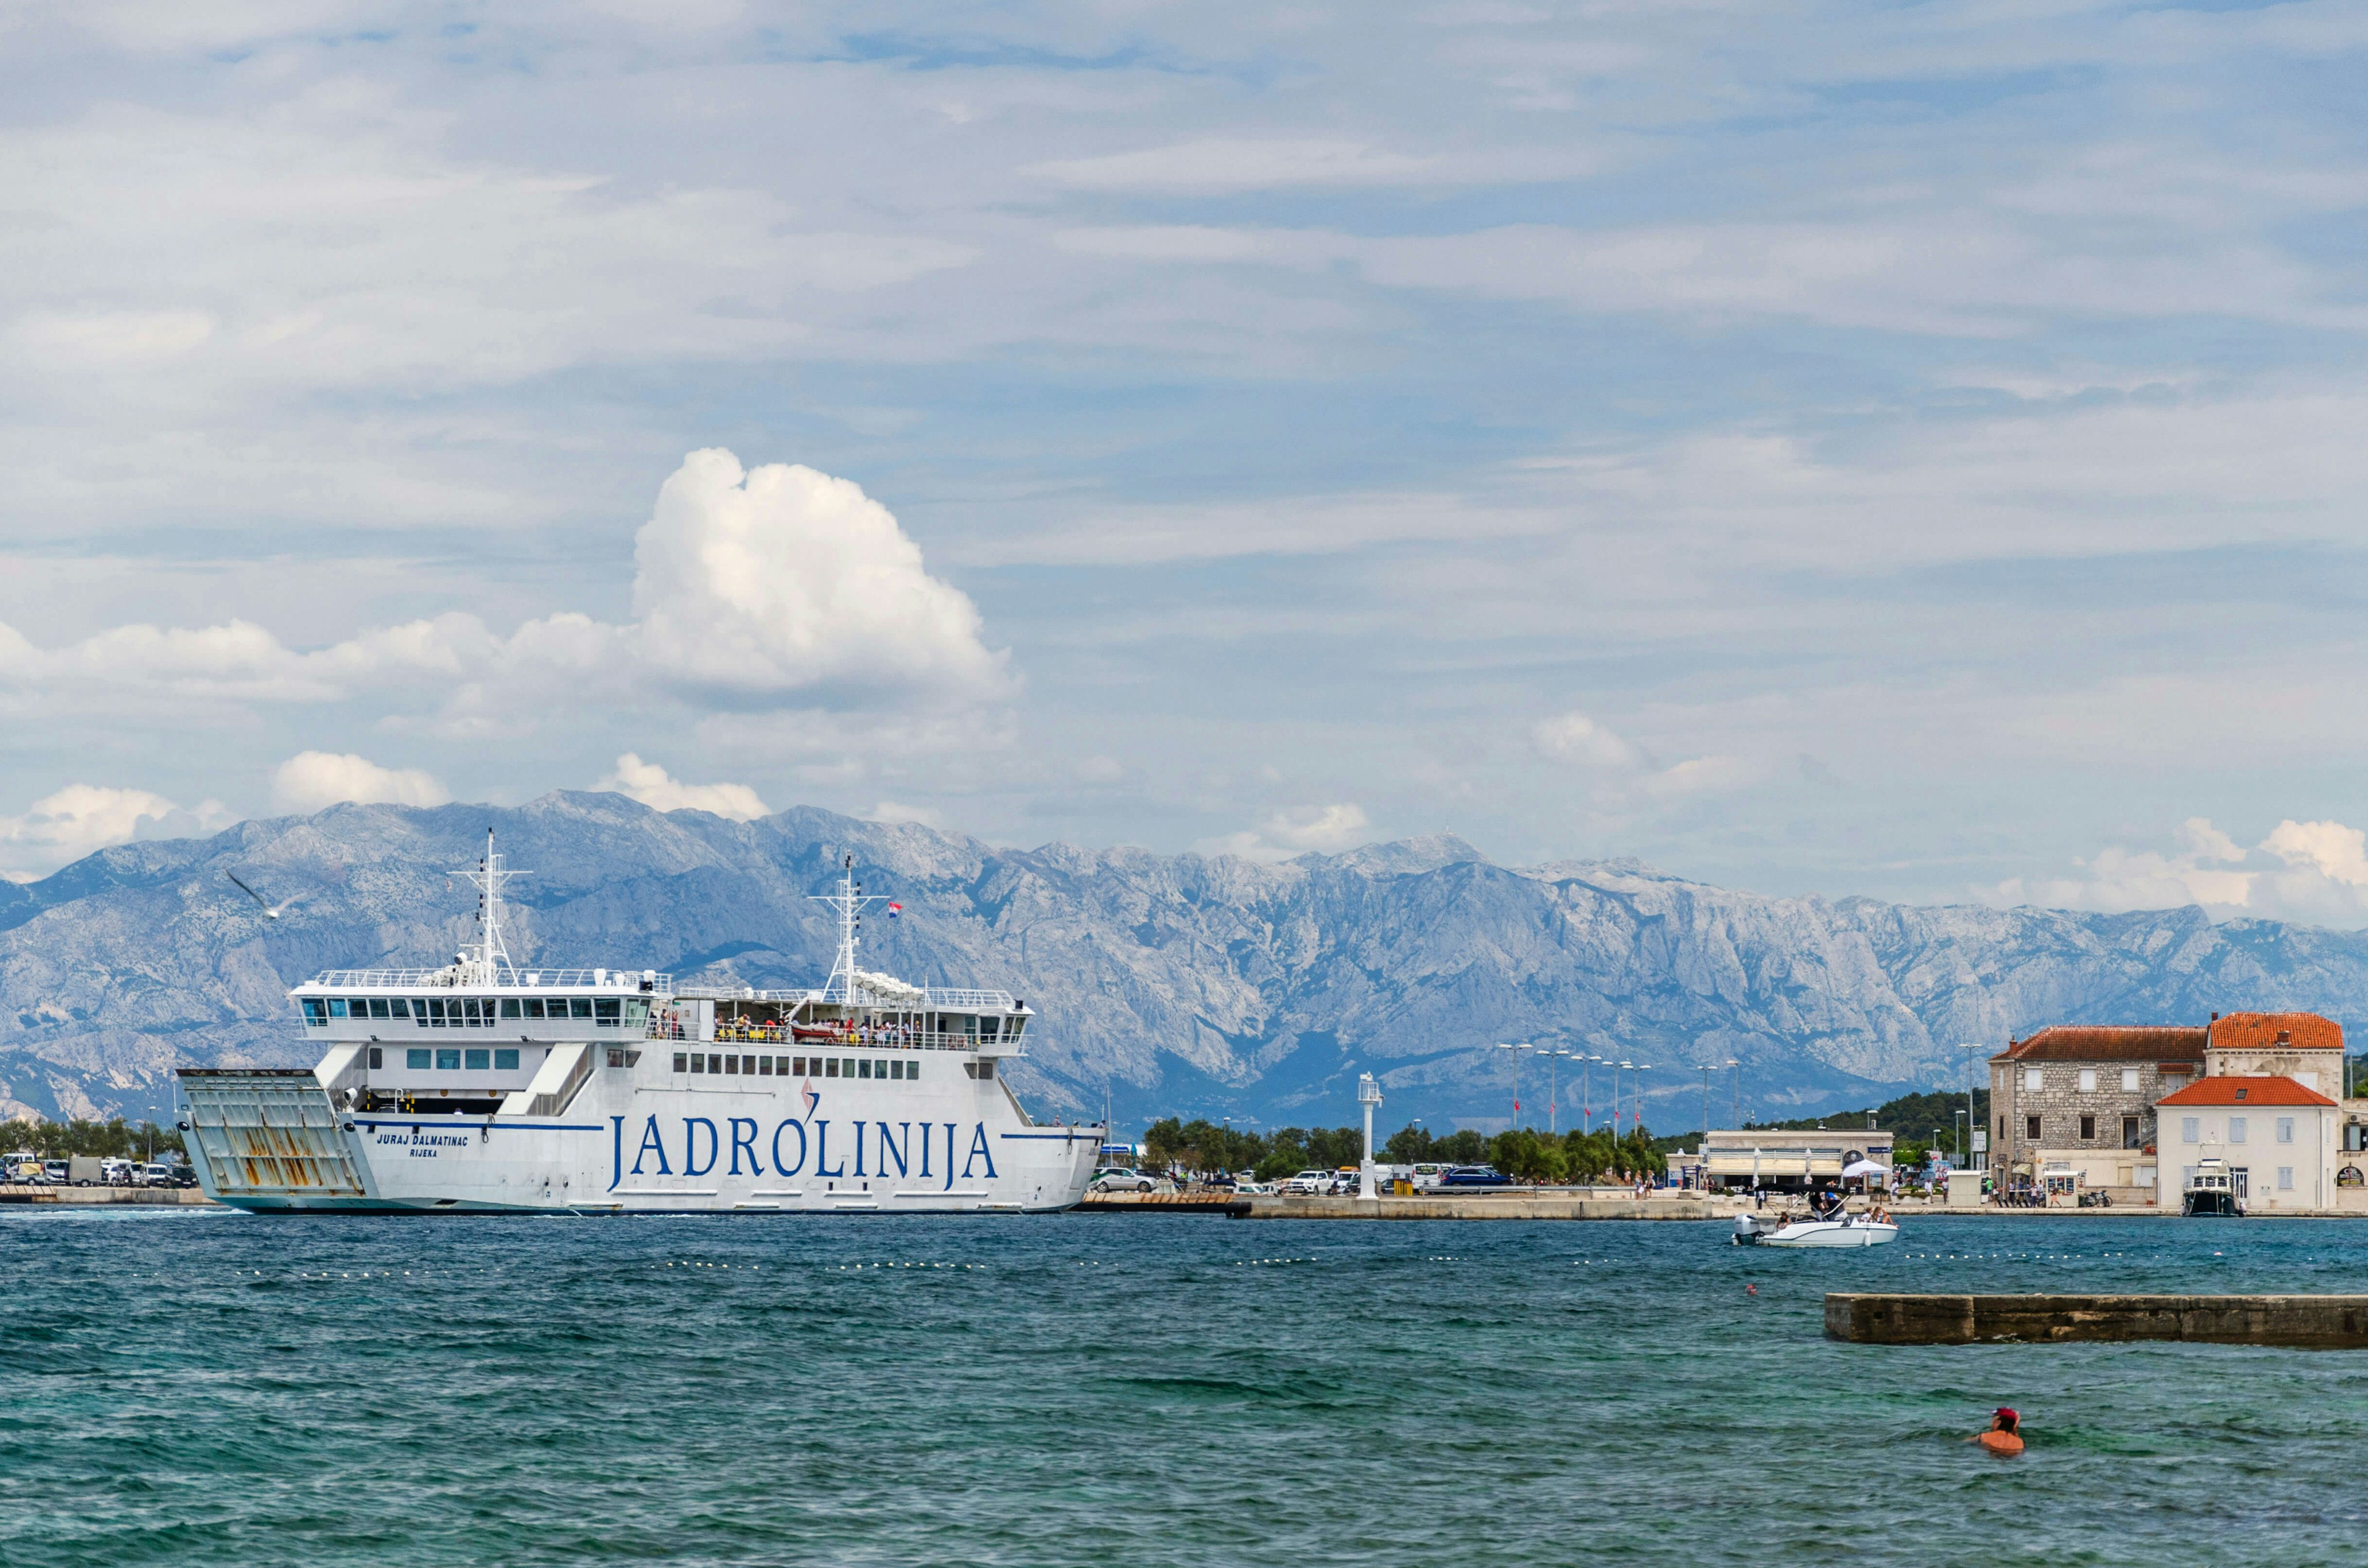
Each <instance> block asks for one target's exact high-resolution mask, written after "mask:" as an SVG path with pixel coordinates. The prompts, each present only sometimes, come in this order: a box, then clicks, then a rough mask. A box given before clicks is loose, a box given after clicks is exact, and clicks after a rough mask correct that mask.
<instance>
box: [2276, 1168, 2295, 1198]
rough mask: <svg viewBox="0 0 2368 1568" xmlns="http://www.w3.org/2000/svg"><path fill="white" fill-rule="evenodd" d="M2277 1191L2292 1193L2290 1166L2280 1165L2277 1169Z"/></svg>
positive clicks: (2292, 1173)
mask: <svg viewBox="0 0 2368 1568" xmlns="http://www.w3.org/2000/svg"><path fill="white" fill-rule="evenodd" d="M2278 1190H2279V1191H2280V1192H2292V1191H2293V1190H2294V1167H2293V1166H2292V1165H2280V1166H2279V1167H2278Z"/></svg>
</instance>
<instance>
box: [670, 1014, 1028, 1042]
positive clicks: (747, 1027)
mask: <svg viewBox="0 0 2368 1568" xmlns="http://www.w3.org/2000/svg"><path fill="white" fill-rule="evenodd" d="M648 1038H649V1039H651V1040H682V1041H687V1042H689V1043H690V1044H693V1045H759V1046H762V1045H769V1046H776V1047H780V1048H782V1049H785V1050H790V1051H833V1050H838V1049H843V1048H852V1049H854V1050H857V1051H976V1050H977V1049H978V1048H979V1046H980V1044H981V1043H982V1037H980V1036H978V1035H974V1034H970V1033H968V1032H966V1031H963V1030H960V1029H878V1028H875V1029H872V1030H871V1031H870V1032H869V1033H865V1032H863V1031H860V1030H855V1029H849V1030H847V1031H845V1032H843V1033H842V1032H837V1031H834V1032H832V1033H830V1034H827V1035H819V1034H813V1033H806V1034H792V1033H791V1031H790V1030H789V1029H788V1028H784V1027H783V1026H781V1025H779V1024H718V1025H716V1026H715V1035H714V1038H713V1039H712V1040H700V1039H699V1038H698V1036H697V1034H696V1032H695V1031H694V1030H692V1029H691V1028H689V1026H688V1025H687V1024H686V1023H685V1022H684V1021H683V1020H682V1019H680V1018H667V1017H662V1016H660V1015H658V1014H655V1013H653V1014H652V1015H651V1016H650V1024H649V1035H648ZM1019 1038H1020V1037H1019V1036H1016V1035H990V1036H986V1037H985V1039H984V1043H985V1044H987V1045H996V1044H1016V1043H1018V1040H1019Z"/></svg>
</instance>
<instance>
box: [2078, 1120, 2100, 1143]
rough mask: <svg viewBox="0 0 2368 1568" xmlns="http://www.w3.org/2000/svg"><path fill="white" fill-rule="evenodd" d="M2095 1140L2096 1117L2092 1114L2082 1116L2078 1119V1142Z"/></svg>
mask: <svg viewBox="0 0 2368 1568" xmlns="http://www.w3.org/2000/svg"><path fill="white" fill-rule="evenodd" d="M2096 1141H2097V1119H2096V1118H2095V1117H2093V1116H2084V1117H2082V1118H2081V1119H2080V1142H2083V1143H2093V1142H2096Z"/></svg>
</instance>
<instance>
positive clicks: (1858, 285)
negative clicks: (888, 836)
mask: <svg viewBox="0 0 2368 1568" xmlns="http://www.w3.org/2000/svg"><path fill="white" fill-rule="evenodd" d="M2363 64H2368V6H2363V5H2362V4H2356V3H2352V4H2334V3H2324V0H2304V3H2295V4H2284V5H2270V6H2241V5H2238V6H2229V5H2208V6H2194V7H2181V6H2161V5H2146V6H2139V5H2107V4H2079V3H2077V0H2020V3H1998V4H1952V3H1948V0H1932V3H1929V4H1922V5H1914V6H1890V5H1858V6H1836V5H1819V4H1814V3H1802V0H1794V3H1782V0H1780V3H1776V4H1769V3H1765V0H1757V3H1753V4H1748V5H1747V4H1719V3H1715V0H1705V3H1702V4H1694V5H1689V4H1683V3H1673V0H1654V3H1652V4H1636V5H1622V4H1600V5H1584V6H1528V5H1521V4H1487V3H1480V4H1461V5H1459V4H1440V5H1419V4H1416V5H1406V6H1372V5H1370V4H1365V5H1354V6H1351V5H1339V6H1326V5H1320V4H1312V5H1288V4H1284V5H1276V6H1257V7H1250V6H1193V5H1182V4H1172V5H1171V4H1137V5H1128V4H1119V3H1114V0H1113V3H1104V4H1077V5H1067V6H1063V5H1049V4H1047V5H1030V4H1019V5H999V6H990V5H965V4H958V3H955V4H939V5H933V6H895V5H883V4H877V3H875V4H871V5H864V6H828V5H818V6H759V5H753V4H739V3H736V0H680V3H676V4H666V5H660V4H642V3H638V0H607V3H596V4H591V5H571V6H555V5H538V4H534V3H532V0H519V3H514V4H510V5H506V6H498V7H495V6H461V5H453V6H438V5H431V4H421V5H387V4H374V3H368V0H361V3H353V4H347V3H344V0H286V3H269V0H220V3H218V4H215V5H211V6H186V5H180V4H173V3H168V0H74V4H71V5H69V4H63V3H58V4H50V3H47V0H17V4H15V5H12V6H9V7H7V8H6V10H5V11H0V276H5V277H6V278H7V279H8V281H9V287H8V288H7V290H6V294H5V296H0V723H5V725H6V734H7V737H8V744H7V745H6V747H5V748H0V874H6V875H8V876H11V877H15V878H18V879H23V878H28V877H34V876H39V875H42V874H46V873H47V872H49V871H50V870H52V869H56V868H58V867H59V866H62V865H63V864H66V863H68V862H70V861H71V860H73V859H74V858H78V857H79V856H81V855H84V854H86V853H89V852H90V851H92V850H93V849H96V848H98V847H100V846H105V845H107V844H109V843H115V842H120V841H122V840H125V839H128V838H131V837H134V836H156V835H176V834H187V833H191V832H198V831H204V830H208V829H211V828H213V827H217V826H219V825H222V824H226V823H228V822H231V821H233V820H236V819H238V818H241V817H245V816H251V815H257V814H264V813H271V812H300V811H310V810H316V809H318V808H320V807H322V806H324V805H325V804H329V803H332V802H334V801H340V800H364V801H370V800H382V801H407V802H412V803H420V804H433V803H438V802H441V801H448V800H461V801H497V802H506V803H516V802H519V801H526V800H530V799H532V798H534V797H536V796H538V795H541V794H542V793H544V792H546V791H547V790H552V789H562V788H564V789H587V788H603V789H617V790H623V791H625V792H626V793H629V794H632V795H633V796H635V797H636V798H638V799H641V800H643V801H648V802H649V803H651V804H653V805H656V806H660V807H662V808H666V809H672V808H675V807H680V806H695V807H700V808H701V809H706V810H712V811H717V812H723V813H724V814H727V815H734V816H742V817H746V816H749V815H753V814H757V813H760V812H764V811H767V810H779V809H782V808H785V807H788V806H791V805H796V804H812V805H818V806H824V807H827V808H830V809H833V810H837V811H842V812H851V813H854V814H858V815H862V816H867V817H871V818H875V819H882V820H910V821H919V822H925V823H928V824H935V825H939V826H942V827H946V828H949V829H953V830H958V831H961V832H965V833H970V834H974V835H979V836H980V837H983V838H985V839H988V840H991V841H994V842H996V843H1001V844H1016V845H1032V844H1037V843H1042V842H1045V841H1047V840H1052V839H1066V840H1069V841H1071V842H1075V843H1081V844H1087V845H1109V844H1121V843H1124V844H1137V845H1143V846H1149V847H1151V848H1154V849H1157V850H1161V851H1164V852H1177V851H1184V850H1195V851H1198V852H1200V853H1203V854H1221V853H1235V854H1242V855H1247V856H1249V857H1252V858H1282V857H1287V856H1291V855H1296V854H1301V853H1305V852H1308V851H1322V852H1335V851H1338V850H1340V849H1345V848H1347V847H1349V846H1354V845H1356V844H1358V843H1361V842H1365V841H1369V840H1374V839H1383V838H1393V837H1401V836H1408V835H1420V834H1429V833H1440V832H1452V833H1454V834H1456V835H1461V836H1462V837H1463V838H1464V839H1466V840H1468V841H1469V842H1471V843H1472V844H1473V845H1474V846H1477V847H1479V848H1480V849H1481V850H1483V851H1484V852H1486V853H1487V854H1488V855H1490V856H1491V857H1492V858H1497V859H1498V860H1501V861H1507V862H1512V863H1524V864H1527V863H1538V862H1544V861H1551V860H1556V859H1566V858H1605V857H1615V856H1634V857H1638V858H1643V859H1645V860H1647V861H1649V862H1651V863H1653V864H1655V865H1657V866H1660V867H1663V868H1665V869H1668V870H1671V871H1676V872H1679V873H1681V874H1685V875H1689V876H1694V877H1700V878H1702V879H1703V880H1706V881H1718V882H1723V883H1726V884H1729V885H1734V886H1739V887H1747V888H1751V889H1756V890H1759V891H1763V892H1777V893H1819V894H1824V895H1827V896H1844V895H1848V894H1853V893H1862V894H1868V895H1873V896H1879V897H1885V898H1896V899H1906V900H1913V901H1918V902H1966V901H1983V902H1988V903H2025V902H2029V903H2049V904H2057V905H2064V906H2068V907H2078V908H2088V909H2100V910H2113V909H2127V908H2135V907H2155V906H2161V905H2168V904H2176V903H2191V902H2192V903H2202V904H2203V905H2204V907H2206V908H2207V909H2209V910H2210V911H2212V913H2213V914H2214V915H2215V916H2222V917H2225V916H2229V915H2246V914H2251V915H2272V916H2280V917H2285V918H2294V919H2304V920H2311V921H2316V922H2322V923H2328V924H2335V925H2342V926H2359V925H2362V924H2368V850H2363V845H2364V844H2368V837H2363V833H2362V827H2363V826H2368V801H2363V800H2362V798H2361V792H2360V790H2359V789H2358V787H2357V782H2356V781H2357V780H2358V779H2359V778H2360V777H2361V773H2362V764H2363V762H2364V761H2368V743H2363V733H2368V726H2363V723H2362V720H2363V717H2368V714H2363V709H2364V708H2368V703H2363V696H2368V690H2363V684H2362V683H2363V675H2362V659H2361V656H2360V655H2361V653H2362V616H2361V609H2362V601H2363V599H2368V578H2363V573H2362V565H2363V559H2362V546H2363V528H2362V518H2361V516H2360V513H2361V506H2362V494H2363V485H2362V481H2363V479H2368V439H2363V435H2362V433H2363V430H2368V355H2363V347H2364V346H2368V282H2363V274H2362V268H2361V257H2362V254H2363V250H2368V245H2363V241H2368V113H2363V107H2362V106H2363V99H2362V95H2361V94H2360V92H2359V90H2358V85H2359V82H2360V79H2361V73H2362V66H2363Z"/></svg>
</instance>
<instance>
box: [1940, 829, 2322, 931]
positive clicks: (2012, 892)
mask: <svg viewBox="0 0 2368 1568" xmlns="http://www.w3.org/2000/svg"><path fill="white" fill-rule="evenodd" d="M2172 836H2173V839H2174V841H2175V843H2176V844H2177V846H2178V847H2177V848H2176V849H2175V850H2173V851H2170V852H2168V853H2166V852H2163V851H2159V850H2132V849H2128V848H2125V847H2123V846H2119V845H2114V846H2107V847H2106V848H2104V849H2101V850H2100V851H2098V853H2097V854H2096V855H2095V856H2094V857H2092V858H2089V859H2086V860H2076V861H2074V862H2073V863H2074V864H2075V865H2076V866H2078V867H2079V868H2080V869H2081V871H2082V874H2081V875H2079V876H2077V877H2059V878H2040V879H2025V878H2021V877H2016V878H2010V879H2009V880H2008V881H2004V882H2000V883H1998V884H1997V885H1995V886H1992V887H1987V888H1978V889H1976V890H1975V892H1977V893H1978V894H1979V895H1980V896H1981V897H1982V898H1983V899H1984V900H1985V901H1987V902H1989V903H2000V904H2009V905H2011V904H2017V903H2036V904H2043V905H2045V906H2048V907H2051V908H2059V909H2091V910H2098V911H2100V912H2103V913H2106V914H2121V913H2123V912H2125V911H2128V910H2133V909H2163V908H2173V907H2177V906H2179V905H2181V904H2198V905H2201V906H2202V907H2203V909H2204V910H2205V911H2207V912H2208V913H2210V914H2211V915H2213V916H2214V918H2227V917H2229V916H2233V915H2257V916H2260V917H2262V918H2275V919H2289V920H2304V921H2312V922H2317V923H2321V924H2326V925H2333V926H2360V925H2368V832H2362V830H2361V829H2359V828H2356V827H2347V826H2345V825H2344V824H2341V823H2339V822H2296V821H2294V819H2292V818H2288V819H2286V820H2285V821H2283V822H2281V823H2279V824H2278V825H2277V826H2276V827H2275V828H2273V829H2271V832H2270V835H2269V836H2268V837H2266V838H2264V839H2262V840H2261V842H2260V844H2258V845H2255V846H2253V847H2252V848H2250V849H2247V848H2246V847H2245V846H2242V845H2239V844H2238V843H2237V841H2236V840H2235V839H2234V838H2232V837H2231V836H2229V835H2227V834H2226V833H2225V832H2223V831H2221V830H2220V829H2219V828H2217V827H2214V825H2213V824H2211V823H2210V822H2209V821H2207V820H2206V819H2204V818H2203V817H2190V818H2189V819H2188V820H2187V821H2185V822H2184V823H2181V824H2180V826H2179V828H2178V830H2177V832H2176V833H2175V834H2174V835H2172Z"/></svg>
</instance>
